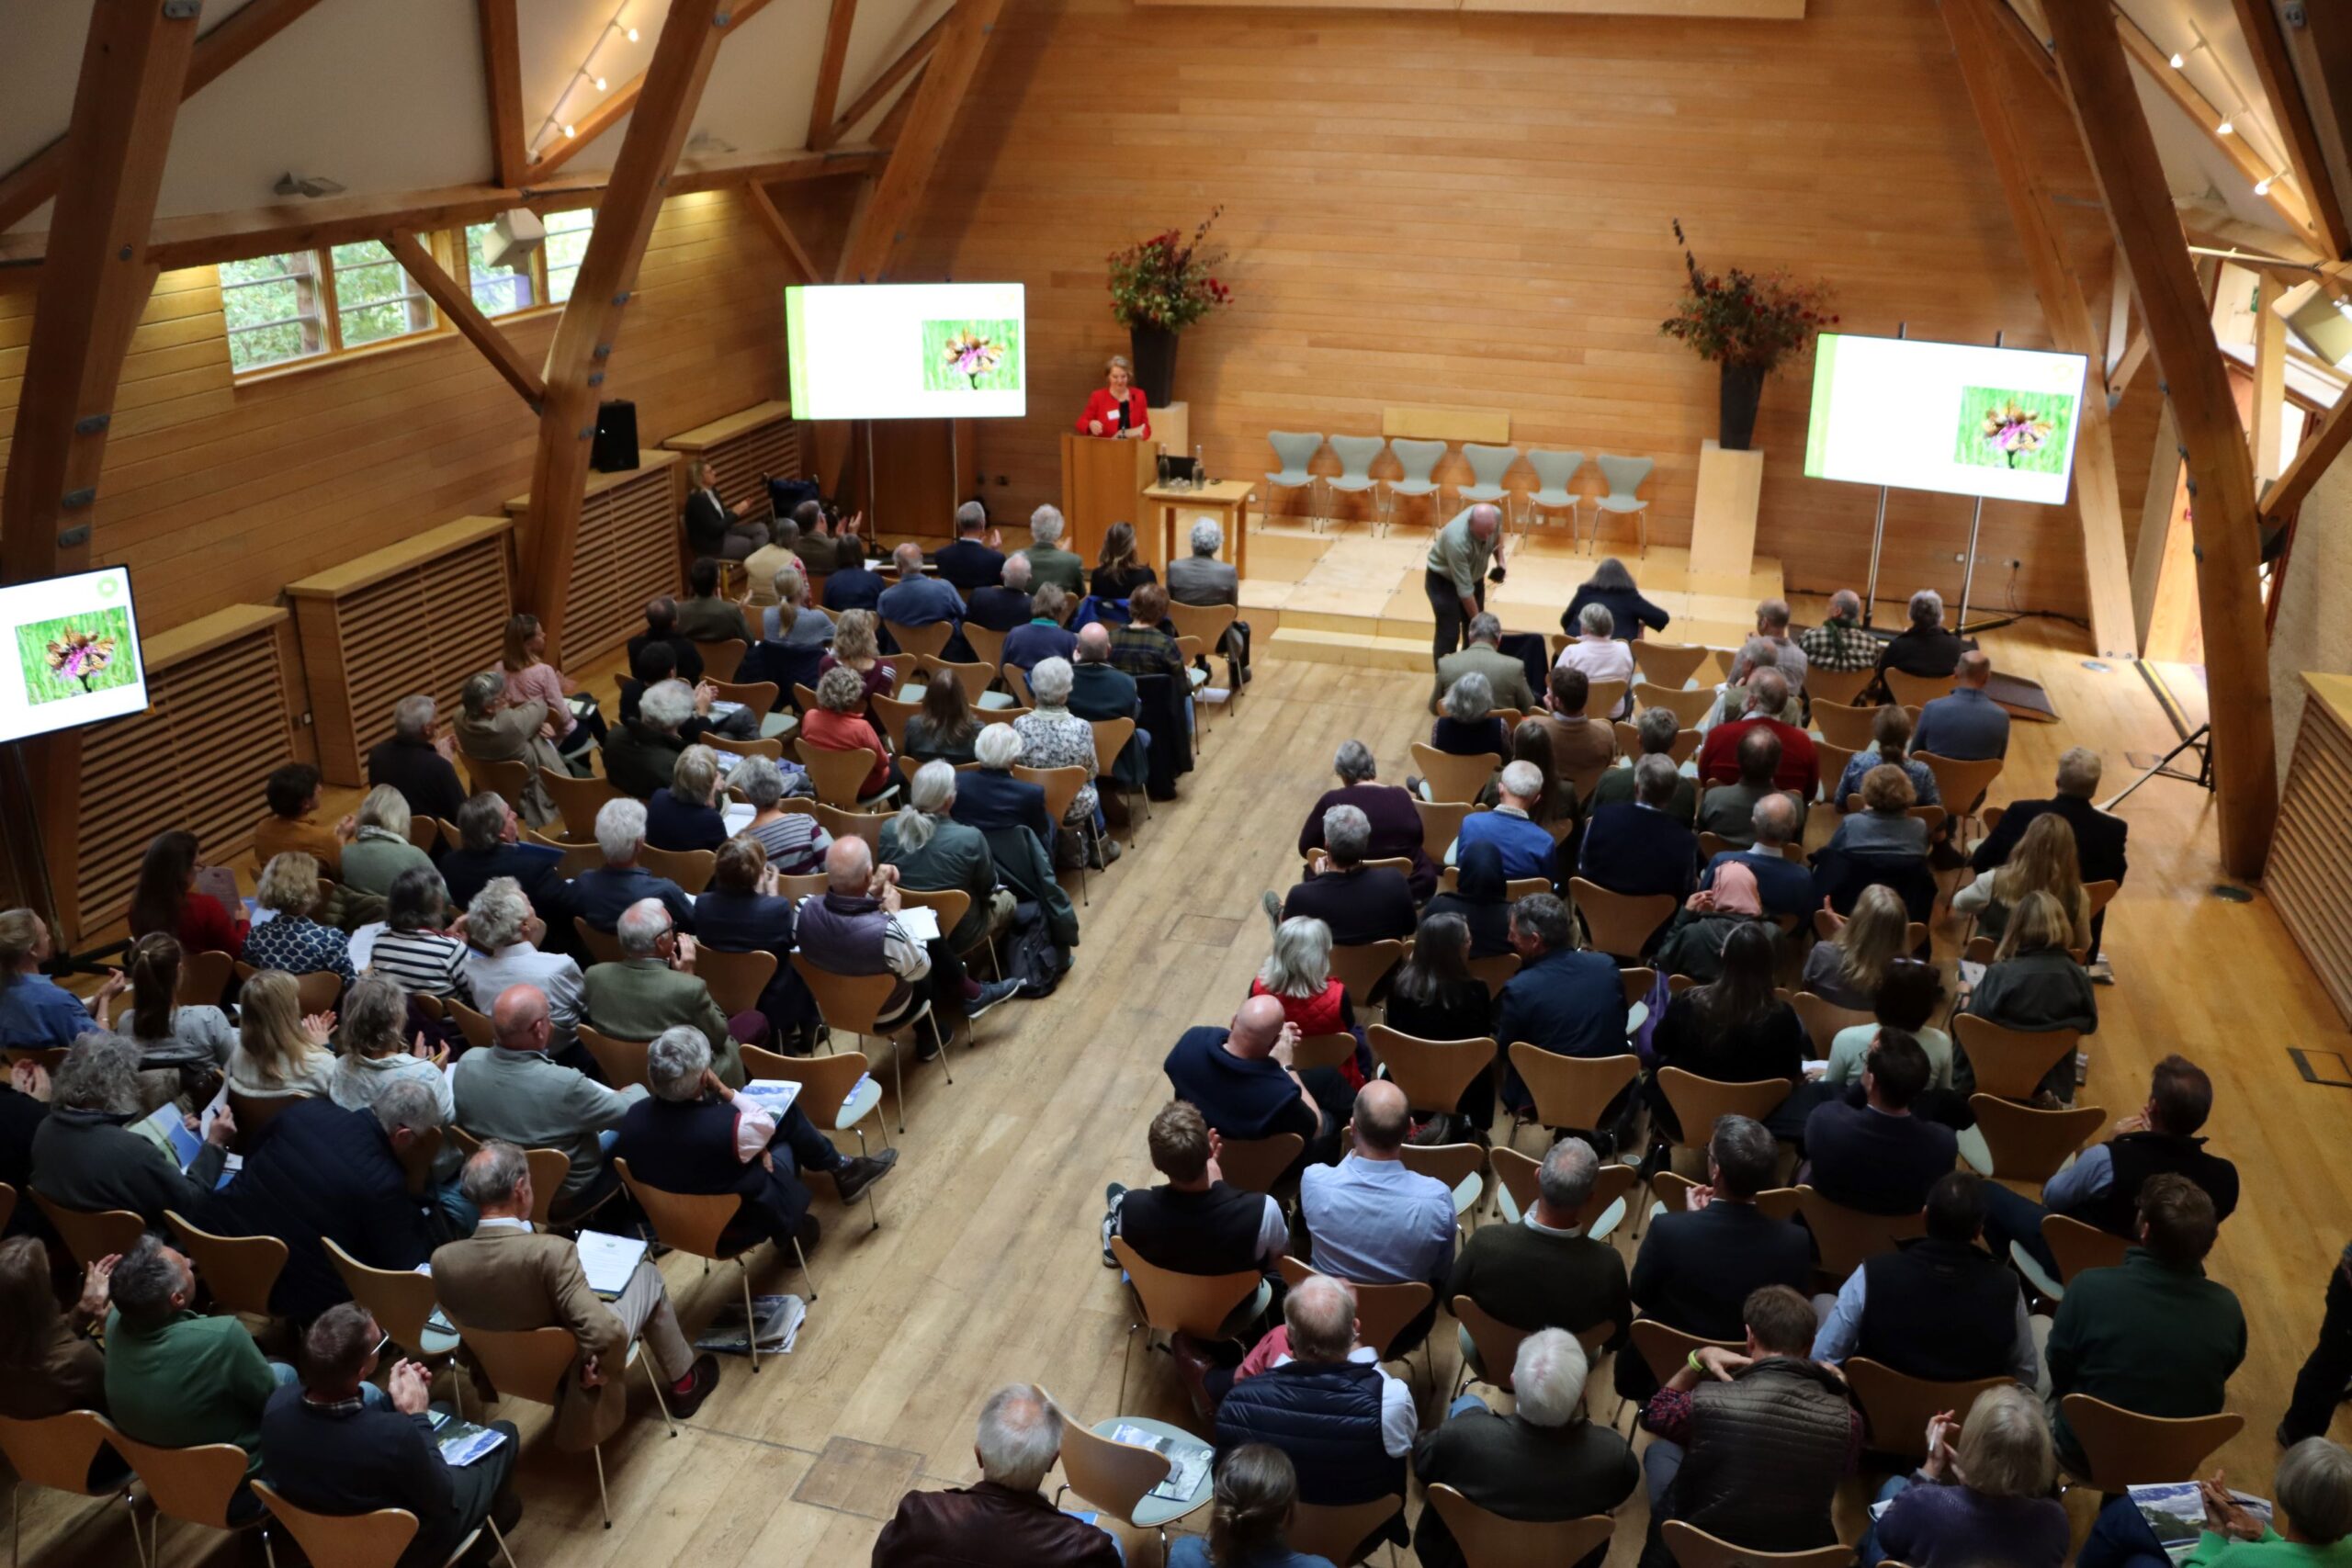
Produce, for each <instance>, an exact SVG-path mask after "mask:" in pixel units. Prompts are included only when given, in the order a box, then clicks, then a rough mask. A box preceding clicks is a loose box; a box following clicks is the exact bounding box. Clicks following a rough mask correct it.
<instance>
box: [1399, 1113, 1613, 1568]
mask: <svg viewBox="0 0 2352 1568" xmlns="http://www.w3.org/2000/svg"><path fill="white" fill-rule="evenodd" d="M1574 1143H1575V1140H1573V1139H1571V1140H1569V1142H1568V1144H1564V1145H1557V1146H1559V1147H1567V1146H1569V1145H1573V1144H1574ZM1578 1146H1581V1145H1578ZM1531 1219H1532V1216H1531ZM1506 1228H1507V1227H1504V1226H1500V1225H1494V1226H1487V1227H1486V1229H1487V1230H1492V1231H1501V1230H1503V1229H1506ZM1592 1245H1594V1246H1596V1247H1601V1250H1602V1251H1604V1252H1610V1249H1609V1248H1608V1247H1605V1246H1601V1244H1600V1243H1597V1242H1596V1243H1594V1244H1592ZM1610 1256H1611V1258H1614V1257H1615V1256H1616V1254H1615V1253H1614V1252H1610ZM1618 1267H1619V1269H1620V1273H1621V1275H1622V1272H1623V1264H1622V1263H1620V1264H1619V1266H1618ZM1621 1288H1622V1281H1621ZM1589 1372H1590V1368H1589V1363H1588V1362H1587V1360H1586V1358H1585V1353H1584V1348H1583V1347H1582V1346H1580V1345H1578V1344H1577V1340H1576V1337H1575V1336H1574V1335H1572V1334H1570V1333H1568V1332H1566V1330H1564V1329H1559V1328H1545V1329H1542V1330H1539V1331H1538V1332H1536V1333H1533V1334H1531V1335H1529V1336H1528V1337H1526V1338H1524V1339H1522V1340H1521V1341H1520V1342H1519V1355H1518V1358H1517V1359H1516V1360H1515V1361H1514V1362H1513V1364H1512V1367H1511V1371H1510V1380H1511V1382H1510V1386H1511V1393H1512V1402H1513V1403H1512V1410H1511V1414H1510V1415H1508V1416H1505V1415H1501V1414H1498V1413H1497V1412H1496V1411H1494V1410H1491V1409H1489V1408H1487V1404H1486V1402H1485V1401H1483V1400H1481V1399H1480V1398H1479V1397H1478V1396H1477V1395H1476V1394H1475V1393H1465V1394H1464V1395H1463V1396H1462V1397H1461V1398H1460V1399H1457V1400H1455V1401H1454V1402H1453V1408H1452V1409H1451V1410H1449V1411H1447V1412H1446V1418H1445V1420H1444V1421H1443V1422H1442V1423H1441V1424H1440V1425H1438V1426H1437V1427H1433V1428H1431V1429H1430V1430H1429V1431H1427V1432H1424V1433H1422V1434H1421V1435H1420V1437H1419V1438H1418V1439H1417V1440H1416V1441H1415V1443H1414V1446H1413V1473H1414V1474H1415V1475H1417V1476H1419V1478H1420V1482H1421V1485H1422V1486H1423V1487H1424V1488H1427V1487H1431V1486H1450V1487H1452V1488H1453V1489H1454V1490H1455V1491H1457V1492H1459V1493H1461V1494H1462V1495H1464V1497H1467V1498H1468V1499H1469V1500H1470V1501H1471V1502H1472V1503H1473V1504H1475V1505H1476V1506H1478V1507H1481V1508H1484V1509H1485V1510H1487V1512H1488V1513H1490V1514H1498V1515H1500V1516H1501V1517H1504V1518H1507V1519H1526V1520H1555V1519H1576V1518H1584V1517H1589V1516H1591V1515H1594V1514H1606V1513H1611V1512H1614V1511H1615V1510H1616V1509H1617V1507H1618V1506H1620V1505H1622V1504H1623V1503H1624V1502H1625V1501H1626V1499H1627V1498H1629V1497H1631V1496H1632V1495H1633V1494H1634V1488H1635V1487H1636V1486H1638V1485H1640V1484H1641V1479H1642V1472H1641V1467H1640V1466H1638V1465H1636V1464H1635V1463H1634V1450H1632V1448H1630V1447H1629V1446H1628V1445H1627V1444H1626V1442H1625V1439H1624V1438H1621V1437H1619V1436H1618V1435H1617V1430H1616V1428H1615V1427H1604V1426H1600V1425H1599V1424H1598V1423H1596V1422H1593V1421H1590V1420H1589V1419H1587V1418H1586V1416H1585V1412H1584V1386H1585V1379H1586V1378H1587V1377H1588V1376H1589ZM1413 1551H1414V1552H1415V1554H1416V1555H1417V1556H1418V1557H1419V1559H1420V1561H1421V1562H1422V1564H1423V1568H1466V1564H1467V1562H1468V1560H1467V1559H1466V1558H1464V1556H1463V1554H1462V1548H1461V1546H1460V1545H1459V1544H1458V1543H1457V1542H1456V1541H1455V1540H1454V1539H1453V1531H1452V1530H1450V1529H1447V1528H1446V1523H1445V1519H1444V1517H1442V1515H1441V1514H1440V1512H1439V1511H1438V1509H1437V1508H1436V1507H1434V1506H1424V1507H1423V1508H1422V1509H1421V1517H1420V1523H1419V1527H1418V1528H1417V1529H1415V1530H1414V1532H1413ZM1608 1555H1609V1547H1608V1544H1607V1543H1606V1542H1603V1543H1602V1544H1601V1545H1600V1546H1599V1547H1596V1548H1594V1549H1593V1551H1591V1553H1590V1554H1589V1555H1588V1556H1586V1557H1584V1558H1583V1559H1581V1560H1579V1561H1578V1562H1560V1563H1558V1564H1557V1568H1600V1563H1601V1562H1602V1561H1603V1560H1604V1559H1606V1558H1607V1557H1608Z"/></svg>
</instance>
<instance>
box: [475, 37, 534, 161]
mask: <svg viewBox="0 0 2352 1568" xmlns="http://www.w3.org/2000/svg"><path fill="white" fill-rule="evenodd" d="M479 3H480V6H481V73H482V80H483V84H484V85H485V86H486V87H487V88H488V90H489V95H488V96H489V100H490V151H491V162H492V164H493V165H495V167H496V170H497V174H496V178H497V181H498V183H499V184H500V185H503V186H519V185H521V184H522V183H523V174H524V171H525V170H526V168H528V167H529V165H530V162H531V159H530V154H529V153H528V152H526V151H525V150H524V143H523V42H522V29H521V28H520V27H519V26H518V25H517V23H516V21H515V0H479Z"/></svg>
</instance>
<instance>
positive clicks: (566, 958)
mask: <svg viewBox="0 0 2352 1568" xmlns="http://www.w3.org/2000/svg"><path fill="white" fill-rule="evenodd" d="M547 945H548V929H547V926H546V924H545V922H544V921H542V920H541V919H539V917H538V915H537V914H536V913H535V912H534V911H533V909H532V906H531V900H530V898H529V897H526V895H525V893H524V891H523V886H522V884H520V883H518V882H516V881H515V879H514V878H513V877H511V876H500V877H493V878H492V879H491V881H490V882H489V883H488V884H487V885H485V886H483V888H482V890H481V892H479V893H477V894H475V895H474V901H473V902H472V903H471V904H469V906H467V908H466V946H467V952H466V982H467V984H468V985H469V986H470V987H472V989H473V994H474V999H473V1001H472V1002H470V1003H469V1004H468V1005H469V1006H471V1007H474V1008H477V1009H484V1010H486V1009H487V1007H488V1005H489V1004H491V1003H493V1002H495V1001H496V1000H497V999H498V998H500V997H501V996H503V995H504V994H505V992H506V990H507V988H508V987H512V986H528V987H532V988H533V989H534V990H536V991H537V992H538V993H539V995H540V996H541V997H542V998H545V1000H546V1003H547V1010H548V1024H549V1028H550V1030H551V1032H552V1034H553V1037H554V1039H555V1042H556V1045H557V1049H559V1050H563V1049H568V1048H570V1047H571V1045H572V1043H573V1040H574V1035H573V1033H572V1031H573V1028H574V1027H575V1026H576V1025H577V1024H578V1023H579V1022H580V991H581V985H582V978H583V977H582V975H581V973H580V965H579V964H578V963H576V962H575V961H574V960H573V959H572V958H571V955H570V954H568V953H551V952H548V951H546V948H547Z"/></svg>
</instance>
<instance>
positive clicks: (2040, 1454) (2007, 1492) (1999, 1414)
mask: <svg viewBox="0 0 2352 1568" xmlns="http://www.w3.org/2000/svg"><path fill="white" fill-rule="evenodd" d="M1854 1278H1855V1279H1857V1280H1859V1279H1860V1278H1861V1275H1860V1274H1859V1273H1858V1274H1856V1275H1855V1276H1854ZM1873 1359H1875V1358H1873ZM2282 1480H2283V1468H2282ZM2057 1483H2058V1456H2057V1453H2056V1451H2055V1450H2053V1449H2052V1445H2051V1440H2050V1422H2049V1419H2048V1417H2046V1416H2043V1415H2042V1413H2041V1402H2040V1401H2039V1400H2037V1399H2035V1398H2034V1396H2033V1394H2032V1393H2030V1391H2029V1390H2028V1389H2023V1388H1996V1389H1992V1390H1989V1391H1988V1392H1986V1393H1980V1394H1978V1395H1977V1396H1976V1403H1975V1404H1972V1405H1970V1406H1969V1407H1968V1408H1967V1409H1966V1410H1964V1411H1961V1412H1959V1418H1958V1419H1957V1420H1956V1421H1955V1420H1952V1419H1950V1418H1947V1417H1945V1416H1938V1417H1937V1418H1936V1419H1935V1421H1934V1422H1933V1423H1931V1425H1930V1427H1929V1429H1928V1457H1927V1459H1926V1460H1925V1461H1923V1462H1922V1463H1921V1464H1920V1466H1919V1469H1918V1471H1917V1473H1916V1474H1915V1475H1908V1476H1904V1475H1898V1476H1896V1477H1894V1479H1893V1480H1891V1481H1889V1482H1888V1483H1886V1484H1885V1486H1883V1487H1882V1488H1881V1489H1880V1491H1879V1495H1878V1500H1879V1501H1880V1502H1881V1503H1889V1502H1891V1503H1892V1506H1890V1507H1888V1509H1887V1510H1886V1512H1885V1513H1884V1514H1883V1516H1881V1517H1879V1519H1878V1520H1877V1521H1876V1522H1875V1523H1873V1524H1872V1525H1871V1529H1870V1530H1869V1531H1868V1532H1867V1533H1866V1534H1864V1536H1863V1537H1862V1547H1861V1552H1860V1556H1859V1557H1858V1558H1857V1559H1856V1561H1858V1562H1881V1561H1885V1560H1889V1559H1894V1560H1899V1561H1901V1562H1905V1563H1909V1564H1911V1565H1912V1568H1964V1565H1967V1564H1973V1563H1978V1562H2007V1563H2014V1564H2016V1565H2017V1568H2060V1564H2062V1563H2064V1562H2065V1561H2066V1551H2067V1547H2068V1544H2069V1542H2070V1541H2071V1540H2072V1537H2073V1530H2072V1527H2071V1526H2070V1525H2069V1523H2068V1521H2067V1518H2066V1506H2065V1505H2064V1503H2061V1502H2060V1501H2059V1500H2058V1499H2057V1498H2055V1497H2053V1496H2052V1495H2050V1494H2051V1490H2052V1488H2053V1487H2054V1486H2056V1485H2057ZM2280 1494H2281V1496H2282V1498H2283V1496H2284V1494H2285V1488H2284V1486H2283V1485H2282V1486H2281V1487H2280ZM2117 1501H2118V1502H2119V1503H2120V1504H2121V1505H2122V1506H2124V1507H2125V1508H2127V1509H2129V1510H2130V1512H2131V1522H2132V1523H2133V1524H2135V1525H2140V1528H2141V1529H2143V1530H2144V1529H2146V1528H2147V1527H2146V1526H2145V1525H2144V1524H2143V1523H2142V1522H2141V1519H2140V1514H2139V1510H2138V1509H2137V1508H2136V1507H2132V1506H2131V1502H2130V1500H2129V1499H2128V1498H2118V1499H2117ZM2342 1517H2346V1518H2347V1521H2352V1515H2347V1516H2342ZM2097 1544H2098V1540H2097V1538H2096V1537H2094V1538H2093V1541H2092V1547H2096V1545H2097ZM2147 1544H2148V1547H2149V1552H2148V1558H2149V1560H2153V1561H2161V1560H2163V1558H2164V1554H2163V1552H2162V1551H2158V1550H2156V1549H2155V1540H2154V1537H2150V1538H2149V1540H2148V1543H2147ZM2081 1561H2082V1562H2083V1563H2084V1564H2085V1568H2114V1563H2113V1562H2112V1561H2111V1560H2103V1559H2095V1558H2094V1557H2093V1556H2092V1551H2091V1548H2090V1547H2086V1549H2085V1551H2084V1553H2083V1556H2082V1559H2081Z"/></svg>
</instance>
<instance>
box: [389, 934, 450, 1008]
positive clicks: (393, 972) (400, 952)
mask: <svg viewBox="0 0 2352 1568" xmlns="http://www.w3.org/2000/svg"><path fill="white" fill-rule="evenodd" d="M368 972H369V973H370V974H375V975H388V976H391V978H393V979H395V980H398V981H399V982H400V983H401V989H402V990H405V991H413V992H423V993H424V995H426V996H432V997H455V998H457V999H458V1000H459V1001H461V1002H463V1003H465V1004H466V1005H467V1006H468V1007H472V1006H473V1005H474V987H473V982H472V981H470V980H469V979H468V978H467V977H466V944H465V943H464V942H459V941H458V939H457V938H455V937H450V936H443V935H441V934H440V933H439V932H438V931H390V930H388V931H385V932H384V934H383V935H381V936H379V937H378V938H377V939H376V948H375V951H374V952H373V953H370V954H369V955H368Z"/></svg>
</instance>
